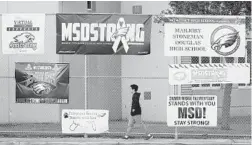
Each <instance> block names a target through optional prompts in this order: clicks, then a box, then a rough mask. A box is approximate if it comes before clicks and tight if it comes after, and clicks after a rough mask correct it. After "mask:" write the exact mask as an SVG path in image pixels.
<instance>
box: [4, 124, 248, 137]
mask: <svg viewBox="0 0 252 145" xmlns="http://www.w3.org/2000/svg"><path fill="white" fill-rule="evenodd" d="M147 126H148V129H149V131H150V132H151V133H153V134H154V135H155V136H157V137H166V138H167V137H168V138H169V137H170V138H174V133H175V128H174V127H167V125H166V124H165V123H149V124H148V125H147ZM218 126H220V125H218ZM126 128H127V122H124V121H116V122H112V121H110V124H109V132H110V133H109V134H103V135H102V137H104V136H105V137H117V136H122V135H123V133H124V132H125V131H126ZM177 130H178V136H179V137H183V138H193V139H195V138H198V139H201V138H205V139H208V138H219V139H223V138H230V137H231V138H244V137H245V138H251V123H248V122H244V123H240V124H234V123H233V124H231V130H221V129H220V128H219V127H181V128H178V129H177ZM143 132H144V131H143V129H142V128H140V126H136V128H135V129H134V130H133V133H134V134H136V135H137V134H140V133H143ZM52 135H54V136H62V133H61V124H59V123H58V124H54V123H37V124H32V123H26V124H0V137H1V136H2V137H20V136H21V137H22V136H28V137H29V136H37V137H39V136H42V137H43V136H44V137H46V136H52Z"/></svg>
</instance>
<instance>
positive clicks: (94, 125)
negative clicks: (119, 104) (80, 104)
mask: <svg viewBox="0 0 252 145" xmlns="http://www.w3.org/2000/svg"><path fill="white" fill-rule="evenodd" d="M61 118H62V133H67V134H78V133H89V134H97V133H104V132H106V131H108V129H109V127H108V119H109V111H108V110H75V109H65V110H62V117H61Z"/></svg>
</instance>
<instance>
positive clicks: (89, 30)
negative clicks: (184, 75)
mask: <svg viewBox="0 0 252 145" xmlns="http://www.w3.org/2000/svg"><path fill="white" fill-rule="evenodd" d="M150 30H151V16H148V15H146V16H145V15H141V16H136V15H106V14H91V15H88V14H82V15H74V14H73V15H64V14H57V54H122V55H123V54H125V55H146V54H149V53H150Z"/></svg>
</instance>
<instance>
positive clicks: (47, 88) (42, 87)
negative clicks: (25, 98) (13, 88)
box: [28, 82, 56, 96]
mask: <svg viewBox="0 0 252 145" xmlns="http://www.w3.org/2000/svg"><path fill="white" fill-rule="evenodd" d="M28 87H30V88H32V89H33V92H34V93H35V94H37V95H39V96H42V95H48V94H49V93H50V92H51V91H52V90H54V89H55V88H56V86H54V85H52V84H50V83H46V82H35V83H32V84H31V85H29V86H28Z"/></svg>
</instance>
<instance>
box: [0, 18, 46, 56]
mask: <svg viewBox="0 0 252 145" xmlns="http://www.w3.org/2000/svg"><path fill="white" fill-rule="evenodd" d="M44 25H45V15H44V14H3V21H2V27H3V32H2V33H3V36H4V37H2V42H3V43H2V48H3V53H4V54H16V53H17V54H18V53H20V54H43V53H44V27H45V26H44Z"/></svg>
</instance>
